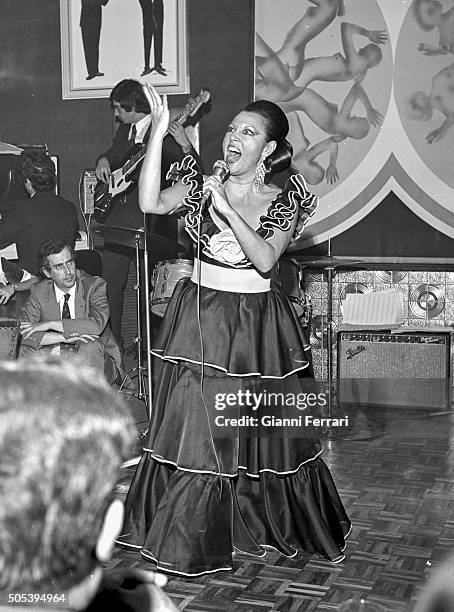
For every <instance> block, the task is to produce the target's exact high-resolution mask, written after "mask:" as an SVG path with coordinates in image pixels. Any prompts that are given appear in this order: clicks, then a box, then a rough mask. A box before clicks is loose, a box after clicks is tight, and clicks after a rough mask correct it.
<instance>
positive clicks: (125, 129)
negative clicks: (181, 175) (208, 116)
mask: <svg viewBox="0 0 454 612" xmlns="http://www.w3.org/2000/svg"><path fill="white" fill-rule="evenodd" d="M110 103H111V107H112V109H113V111H114V114H115V120H116V121H117V122H118V123H119V124H120V126H119V127H118V130H117V132H116V134H115V137H114V140H113V143H112V145H111V147H110V148H109V149H108V150H107V151H106V152H105V153H103V154H102V155H101V156H100V157H99V158H98V160H97V163H96V176H97V178H98V180H100V181H102V182H104V183H107V182H108V181H109V177H110V174H111V170H115V169H116V168H119V167H121V166H122V164H123V163H124V160H125V157H126V155H127V153H128V151H129V150H130V149H131V148H132V147H133V146H134V144H137V143H147V142H148V137H149V133H150V129H151V116H150V115H149V112H150V107H149V105H148V102H147V99H146V97H145V94H144V93H143V89H142V85H141V83H139V82H138V81H135V80H132V79H125V80H123V81H120V82H119V83H118V84H117V85H115V87H114V88H113V90H112V92H111V94H110ZM187 154H190V155H192V156H193V157H194V158H195V159H196V160H197V162H198V163H199V164H200V165H201V160H200V158H199V156H198V155H197V153H196V151H195V150H194V148H193V146H192V145H191V142H190V140H189V138H188V137H187V135H186V132H185V130H184V128H183V127H182V126H181V125H180V124H179V123H177V122H174V123H173V124H171V125H170V126H169V135H168V136H167V137H166V138H165V139H164V143H163V155H162V167H161V186H162V188H163V189H164V188H165V187H167V186H168V185H169V183H168V182H167V181H166V178H165V177H166V174H167V172H168V170H169V168H170V166H171V164H172V163H173V162H175V161H181V160H182V159H183V158H184V157H185V155H187ZM136 172H137V173H139V172H140V167H139V168H138V169H137V170H136ZM150 217H151V218H150V220H149V223H148V228H149V231H150V232H152V233H156V234H160V235H161V236H165V237H167V238H171V239H173V240H175V241H176V239H177V220H176V218H173V217H168V216H164V215H150ZM107 224H108V225H114V226H119V227H128V228H138V227H143V213H142V212H141V210H140V208H139V203H138V188H137V183H136V182H134V183H133V184H132V185H131V187H130V188H129V190H128V191H127V192H126V193H125V194H122V195H121V196H119V197H118V201H117V202H116V203H115V204H114V206H113V208H112V210H111V212H110V214H109V216H108V218H107ZM149 249H150V254H149V255H150V265H151V266H154V265H155V264H156V263H157V262H158V261H160V260H161V259H162V257H160V254H159V252H157V251H156V250H155V249H153V242H152V240H150V241H149ZM176 256H177V253H176V252H175V257H176ZM133 257H134V249H133V248H132V247H131V248H130V247H126V246H122V245H120V244H117V243H111V244H105V245H104V255H103V278H104V280H105V281H106V283H107V299H108V302H109V308H110V322H111V328H112V331H113V333H114V335H115V337H116V339H117V341H118V344H119V345H120V346H121V347H122V346H123V341H122V336H121V316H122V312H123V297H124V290H125V287H126V282H127V280H128V273H129V265H130V263H131V259H132V258H133Z"/></svg>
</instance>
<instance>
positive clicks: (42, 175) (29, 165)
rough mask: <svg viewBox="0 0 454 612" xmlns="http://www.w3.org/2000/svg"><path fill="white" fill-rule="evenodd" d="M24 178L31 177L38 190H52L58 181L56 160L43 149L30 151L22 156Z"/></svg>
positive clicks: (35, 188) (30, 179) (33, 185)
mask: <svg viewBox="0 0 454 612" xmlns="http://www.w3.org/2000/svg"><path fill="white" fill-rule="evenodd" d="M21 160H22V162H21V174H22V178H23V179H24V180H25V179H29V181H30V182H31V184H32V187H33V189H34V190H35V191H37V192H42V191H52V189H54V187H55V184H56V182H57V178H56V175H55V165H54V162H53V161H52V160H51V159H50V157H48V156H47V155H46V154H45V153H43V152H42V151H30V152H26V153H22V156H21Z"/></svg>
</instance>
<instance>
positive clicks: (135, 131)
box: [128, 123, 137, 149]
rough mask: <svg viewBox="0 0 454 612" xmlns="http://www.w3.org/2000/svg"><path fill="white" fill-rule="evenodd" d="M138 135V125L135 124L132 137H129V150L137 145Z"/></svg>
mask: <svg viewBox="0 0 454 612" xmlns="http://www.w3.org/2000/svg"><path fill="white" fill-rule="evenodd" d="M136 135H137V128H136V124H135V123H133V124H132V128H131V135H130V136H129V140H128V148H129V149H130V148H131V147H133V146H134V145H135V144H136Z"/></svg>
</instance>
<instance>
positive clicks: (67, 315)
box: [61, 293, 71, 319]
mask: <svg viewBox="0 0 454 612" xmlns="http://www.w3.org/2000/svg"><path fill="white" fill-rule="evenodd" d="M64 298H65V303H64V304H63V308H62V311H61V318H62V319H70V318H71V313H70V312H69V304H68V300H69V298H70V295H69V293H65V295H64Z"/></svg>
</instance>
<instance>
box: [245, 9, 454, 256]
mask: <svg viewBox="0 0 454 612" xmlns="http://www.w3.org/2000/svg"><path fill="white" fill-rule="evenodd" d="M255 17H256V20H255V23H256V27H255V30H256V32H255V98H256V99H270V100H273V101H275V102H277V103H278V104H279V105H280V106H281V107H282V108H283V109H284V111H285V112H286V114H287V117H288V120H289V124H290V133H289V140H290V141H291V143H292V145H293V148H294V158H293V167H294V170H295V171H298V172H301V173H302V174H303V175H304V177H305V179H306V181H307V182H308V184H309V185H310V188H311V190H312V191H313V192H314V193H317V194H318V195H319V196H320V206H319V209H318V211H317V213H316V215H314V217H313V218H312V220H311V222H310V224H309V225H308V226H307V230H306V233H305V235H303V237H302V239H301V242H300V246H309V245H311V244H314V243H318V242H323V241H325V240H327V239H328V238H330V237H332V236H335V235H337V234H339V233H341V232H342V231H344V230H345V229H347V228H348V227H351V226H352V225H354V224H355V223H357V222H358V221H360V220H361V219H362V218H363V217H364V216H365V215H367V214H368V213H369V212H370V211H371V210H372V209H373V208H374V207H375V206H376V205H377V204H378V203H380V201H381V200H382V199H383V198H384V197H385V196H386V194H387V193H389V191H391V190H392V191H394V192H395V193H396V194H397V195H398V196H399V198H400V199H401V200H402V201H403V202H404V203H405V204H406V205H407V206H409V208H410V209H411V210H412V211H414V212H415V213H416V214H418V215H419V216H420V217H421V218H422V219H423V220H424V221H426V222H427V223H429V224H430V225H432V226H433V227H435V228H436V229H438V230H439V231H442V232H444V233H445V234H447V235H449V236H451V237H454V222H453V215H452V211H453V203H452V187H453V186H454V176H453V173H452V171H451V164H452V162H451V159H452V152H453V149H454V93H453V90H454V0H443V1H439V0H367V2H358V1H357V0H281V2H279V3H277V2H275V0H261V1H260V2H257V3H256V15H255ZM393 94H394V95H393Z"/></svg>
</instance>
